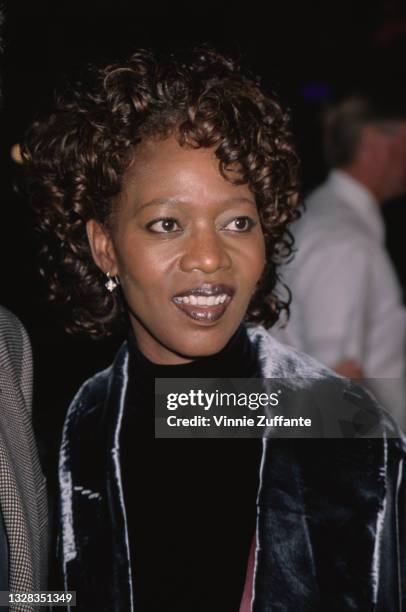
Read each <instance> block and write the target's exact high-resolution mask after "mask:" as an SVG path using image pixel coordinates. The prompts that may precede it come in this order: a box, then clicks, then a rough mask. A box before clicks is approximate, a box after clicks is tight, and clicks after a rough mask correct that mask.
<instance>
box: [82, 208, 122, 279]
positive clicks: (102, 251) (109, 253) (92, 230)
mask: <svg viewBox="0 0 406 612" xmlns="http://www.w3.org/2000/svg"><path fill="white" fill-rule="evenodd" d="M86 232H87V238H88V240H89V245H90V250H91V252H92V257H93V260H94V262H95V264H96V265H97V266H98V267H99V268H100V270H101V271H102V272H104V274H107V272H108V273H109V274H110V275H111V276H116V275H117V274H118V268H117V258H116V254H115V250H114V245H113V241H112V239H111V236H110V234H109V232H108V231H107V229H106V228H105V227H104V226H103V225H102V224H101V223H99V222H98V221H96V220H95V219H90V221H88V222H87V223H86Z"/></svg>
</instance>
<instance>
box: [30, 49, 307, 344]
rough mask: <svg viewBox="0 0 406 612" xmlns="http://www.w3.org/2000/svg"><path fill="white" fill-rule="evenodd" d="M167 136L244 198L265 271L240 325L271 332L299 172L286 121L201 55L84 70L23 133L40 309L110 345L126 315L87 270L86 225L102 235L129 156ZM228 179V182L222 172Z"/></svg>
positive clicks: (254, 86) (226, 67)
mask: <svg viewBox="0 0 406 612" xmlns="http://www.w3.org/2000/svg"><path fill="white" fill-rule="evenodd" d="M171 134H175V135H176V136H177V138H178V140H179V143H180V144H181V145H182V146H185V147H193V148H199V147H213V148H214V149H215V154H216V156H217V158H218V160H219V170H220V172H221V173H222V175H223V176H224V177H225V178H227V180H232V181H233V182H235V183H240V184H244V183H247V184H248V185H249V187H250V189H251V190H252V192H253V194H254V196H255V198H256V202H257V206H258V211H259V214H260V218H261V223H262V227H263V232H264V235H265V243H266V254H267V265H266V268H265V270H264V274H263V276H262V278H261V279H260V281H259V283H258V286H257V289H256V292H255V294H254V296H253V298H252V300H251V303H250V306H249V308H248V311H247V315H246V319H247V321H248V322H251V323H262V324H263V325H265V326H266V327H270V326H271V325H272V324H273V323H274V322H275V321H276V320H277V319H278V317H279V315H280V313H281V311H282V310H286V311H288V305H289V301H290V294H289V295H288V296H287V299H286V300H282V298H281V297H280V296H278V295H277V293H276V292H275V286H276V283H277V280H278V274H277V266H278V265H279V264H280V263H281V262H283V261H284V260H286V259H287V258H288V257H289V256H290V255H291V253H292V248H293V239H292V236H291V234H290V232H289V230H288V225H289V224H290V223H291V222H292V221H293V220H295V219H296V218H297V217H298V216H299V212H298V209H297V191H298V178H297V176H298V173H297V168H298V160H297V156H296V154H295V151H294V147H293V142H292V136H291V132H290V129H289V117H288V115H287V114H286V113H285V112H283V111H282V109H281V106H280V104H279V103H278V101H277V100H276V99H275V98H274V97H271V96H269V95H266V94H265V93H264V92H263V91H262V89H261V87H260V84H259V81H258V80H257V79H256V78H254V77H252V76H251V75H250V74H249V73H247V72H245V71H243V69H242V68H241V67H240V65H239V64H238V63H237V62H236V61H234V60H231V59H229V58H226V57H224V56H223V55H221V54H220V53H218V52H216V51H214V50H213V49H210V48H208V47H199V48H195V49H193V50H191V51H188V52H187V53H177V54H171V55H169V56H165V57H157V56H156V55H154V54H153V53H152V52H149V51H145V50H138V51H136V52H135V53H134V54H133V55H132V56H131V57H130V58H129V59H128V60H127V61H124V62H121V63H115V64H109V65H106V66H103V67H98V68H95V67H88V68H87V70H86V72H85V73H84V76H83V77H82V78H81V79H80V80H79V81H78V82H76V84H75V85H74V86H70V87H68V88H66V90H65V91H64V92H63V93H62V94H59V95H57V97H56V106H55V109H54V111H53V112H52V114H50V115H49V116H48V117H46V118H45V119H43V120H38V121H36V122H35V123H34V124H33V125H32V126H31V127H30V129H29V130H28V133H27V135H26V139H25V142H24V143H23V147H22V152H23V158H24V162H25V172H26V177H27V180H28V188H29V193H30V197H31V200H32V202H33V205H34V208H35V210H36V211H37V213H38V226H39V230H40V232H41V240H42V245H43V246H42V248H41V264H40V270H41V273H42V275H43V276H44V277H45V278H46V280H47V281H48V285H49V292H50V297H51V299H52V300H54V301H57V302H59V303H61V304H64V305H65V306H68V307H69V310H70V311H71V313H72V315H73V316H72V322H71V323H70V324H69V325H68V326H67V329H68V330H69V331H73V330H85V331H86V332H88V333H89V334H91V335H92V336H94V337H100V336H105V335H108V334H110V333H111V332H112V330H113V329H114V327H115V324H116V323H117V322H118V321H119V320H120V319H121V318H122V317H121V315H122V314H123V312H124V311H125V306H124V304H123V297H122V296H121V295H120V292H113V293H108V292H107V291H106V289H105V286H104V285H105V280H106V279H105V277H104V275H103V273H102V272H101V271H100V270H99V268H98V267H97V266H96V265H95V263H94V262H93V259H92V257H91V252H90V247H89V243H88V240H87V235H86V227H85V226H86V222H87V221H88V220H89V219H92V218H95V219H97V220H98V221H99V222H101V223H104V224H109V222H110V221H111V218H112V211H113V209H114V202H115V200H116V198H117V196H118V195H119V194H120V191H121V188H122V179H123V175H124V173H125V171H126V170H127V168H128V167H129V164H130V163H131V161H132V159H133V156H134V148H135V147H136V146H137V144H139V143H140V142H141V141H142V140H143V139H146V138H149V137H151V136H158V137H162V138H165V137H168V136H169V135H171ZM230 167H232V168H233V169H235V168H238V173H237V174H236V173H234V175H233V178H232V179H230V173H229V174H227V175H226V171H227V169H229V168H230Z"/></svg>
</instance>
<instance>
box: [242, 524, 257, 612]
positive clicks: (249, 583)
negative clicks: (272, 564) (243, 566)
mask: <svg viewBox="0 0 406 612" xmlns="http://www.w3.org/2000/svg"><path fill="white" fill-rule="evenodd" d="M256 543H257V540H256V536H254V538H253V539H252V544H251V549H250V554H249V556H248V564H247V573H246V575H245V584H244V591H243V594H242V599H241V603H240V610H239V612H251V599H252V588H253V585H254V569H255V549H256Z"/></svg>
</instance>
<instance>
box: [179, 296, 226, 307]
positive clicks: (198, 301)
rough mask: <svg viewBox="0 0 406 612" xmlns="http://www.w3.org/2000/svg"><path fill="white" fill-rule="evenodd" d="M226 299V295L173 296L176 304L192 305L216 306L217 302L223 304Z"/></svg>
mask: <svg viewBox="0 0 406 612" xmlns="http://www.w3.org/2000/svg"><path fill="white" fill-rule="evenodd" d="M226 299H227V295H226V294H225V293H223V294H222V295H210V296H208V297H205V296H203V295H198V296H197V295H188V296H184V297H176V298H173V301H174V302H175V303H176V304H191V305H192V306H217V305H218V304H224V302H225V301H226Z"/></svg>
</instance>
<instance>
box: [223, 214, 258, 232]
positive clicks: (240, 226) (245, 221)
mask: <svg viewBox="0 0 406 612" xmlns="http://www.w3.org/2000/svg"><path fill="white" fill-rule="evenodd" d="M254 225H255V222H254V221H253V220H252V219H251V218H250V217H236V218H235V219H233V220H232V221H231V222H230V223H228V224H227V225H226V226H225V228H224V229H226V230H230V231H232V232H249V230H250V229H251V228H252V227H254Z"/></svg>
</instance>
